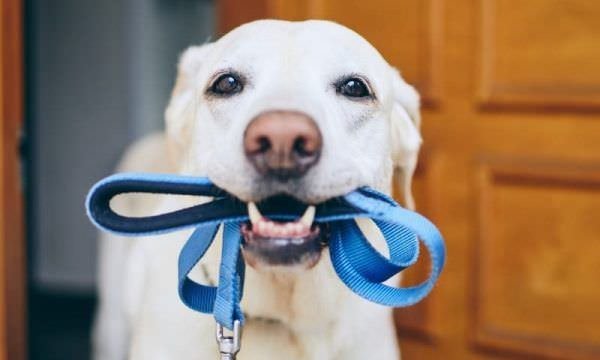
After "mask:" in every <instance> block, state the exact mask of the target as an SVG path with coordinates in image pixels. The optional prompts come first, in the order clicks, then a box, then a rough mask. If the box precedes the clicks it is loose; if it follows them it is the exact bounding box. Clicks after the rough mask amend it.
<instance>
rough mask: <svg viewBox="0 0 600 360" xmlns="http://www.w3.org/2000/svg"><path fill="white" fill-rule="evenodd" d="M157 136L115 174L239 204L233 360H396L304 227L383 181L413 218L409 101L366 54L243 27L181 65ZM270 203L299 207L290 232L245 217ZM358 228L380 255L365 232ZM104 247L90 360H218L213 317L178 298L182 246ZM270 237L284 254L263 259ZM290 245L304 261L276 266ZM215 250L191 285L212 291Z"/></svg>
mask: <svg viewBox="0 0 600 360" xmlns="http://www.w3.org/2000/svg"><path fill="white" fill-rule="evenodd" d="M166 126H167V129H166V132H165V134H159V135H155V136H153V137H150V138H147V139H145V140H143V141H142V142H140V143H138V144H136V145H134V146H133V147H132V148H131V149H130V151H129V152H128V154H127V155H126V157H125V159H124V160H123V162H122V164H121V168H120V170H124V171H154V172H177V173H180V174H187V175H198V176H208V177H210V178H211V179H212V180H213V181H214V182H215V183H216V184H217V185H218V186H220V187H221V188H223V189H225V190H227V191H228V192H229V193H231V194H233V195H234V196H236V197H238V198H239V199H240V200H241V201H244V202H246V203H247V204H248V211H249V215H250V218H251V219H252V221H251V222H250V223H249V224H247V225H245V227H244V229H243V233H244V237H245V239H244V248H243V254H244V258H245V260H246V262H247V263H248V264H249V265H250V267H249V268H248V270H247V274H246V285H245V296H244V300H243V302H242V308H243V309H244V311H245V312H246V318H247V323H246V326H245V328H244V338H243V346H242V351H241V353H240V355H239V358H240V359H248V360H252V359H256V360H264V359H344V360H351V359H397V358H398V357H399V349H398V346H397V343H396V335H395V331H394V326H393V322H392V317H391V309H389V308H386V307H382V306H379V305H376V304H373V303H370V302H368V301H366V300H363V299H361V298H360V297H358V296H356V295H354V294H353V293H351V292H350V291H349V290H348V289H347V288H346V287H345V286H343V285H342V283H341V282H340V281H339V280H338V278H337V276H336V275H335V274H334V271H333V269H332V265H331V263H330V261H329V257H328V255H327V254H326V253H327V251H328V250H327V247H320V246H311V245H314V243H315V242H323V241H324V239H325V238H326V235H327V234H326V229H319V228H318V227H317V226H313V224H312V222H313V216H314V207H312V206H311V204H313V205H314V204H318V203H320V202H322V201H324V200H327V199H329V198H331V197H335V196H339V195H342V194H345V193H347V192H349V191H351V190H353V189H355V188H357V187H359V186H364V185H367V186H371V187H374V188H376V189H379V190H380V191H384V192H389V191H390V189H391V181H392V174H393V172H394V170H399V171H398V172H397V173H398V174H399V176H398V177H397V180H398V181H400V185H401V188H402V189H404V197H405V199H404V201H405V204H406V206H408V207H412V206H413V201H412V197H411V193H410V184H411V177H412V174H413V171H414V169H415V166H416V162H417V155H418V151H419V147H420V144H421V137H420V134H419V96H418V94H417V93H416V91H415V90H414V89H413V88H412V87H411V86H410V85H408V84H407V83H406V82H404V80H403V79H402V78H401V77H400V75H399V73H398V72H397V71H396V70H395V69H394V68H392V67H391V66H390V65H389V64H388V63H387V62H386V61H385V60H384V59H383V57H382V56H381V55H380V54H379V52H377V50H376V49H375V48H373V46H371V45H370V44H369V43H368V42H367V41H366V40H365V39H363V38H362V37H361V36H359V35H358V34H356V33H355V32H353V31H352V30H349V29H347V28H345V27H343V26H340V25H338V24H335V23H332V22H327V21H304V22H287V21H275V20H264V21H256V22H252V23H249V24H246V25H243V26H241V27H239V28H237V29H235V30H233V31H232V32H230V33H229V34H227V35H225V36H224V37H222V38H221V39H219V40H218V41H216V42H214V43H209V44H205V45H202V46H196V47H191V48H189V49H188V50H186V51H185V53H184V54H183V55H182V56H181V60H180V63H179V73H178V76H177V81H176V84H175V88H174V90H173V94H172V98H171V101H170V103H169V106H168V108H167V111H166ZM280 194H285V195H286V196H292V197H294V198H296V199H298V200H300V201H302V202H304V203H306V204H307V208H306V212H305V215H304V216H302V218H300V219H298V220H296V221H290V222H288V223H275V222H273V221H270V220H269V219H267V218H264V217H262V215H261V214H260V212H259V211H258V209H257V207H256V206H255V205H254V203H255V202H257V201H260V200H263V199H266V198H269V197H271V196H275V195H280ZM189 201H191V200H190V199H187V198H185V197H168V198H167V197H164V198H126V199H118V202H119V203H118V207H120V209H121V211H123V212H126V213H129V214H132V215H135V214H149V213H152V212H153V211H161V212H162V211H166V210H167V209H174V208H180V207H183V206H185V205H186V204H187V202H189ZM360 226H361V228H362V229H363V231H365V233H366V234H367V235H368V237H369V239H370V241H372V242H373V243H374V244H375V246H376V247H378V248H380V249H383V248H382V246H381V239H380V234H379V232H377V231H375V230H374V228H373V225H372V224H371V223H370V222H369V221H361V222H360ZM102 236H103V238H102V241H101V260H100V307H99V311H98V314H97V319H96V326H95V334H94V356H95V359H96V360H104V359H106V360H108V359H110V360H115V359H117V360H118V359H125V358H131V359H140V360H158V359H177V360H183V359H198V360H199V359H214V358H217V347H216V344H215V338H214V333H215V323H214V320H213V318H212V317H211V316H207V315H203V314H198V313H195V312H193V311H192V310H189V309H188V308H186V307H185V306H184V305H183V304H182V303H181V302H180V300H179V298H178V295H177V256H178V253H179V251H180V248H181V246H182V244H183V243H184V241H185V240H186V239H187V237H188V236H189V233H188V232H180V233H176V234H169V235H162V236H160V235H157V236H153V237H151V238H145V239H137V240H135V241H132V240H129V239H122V238H119V239H117V238H116V236H115V235H102ZM274 237H276V238H278V239H284V240H285V241H283V242H282V241H278V242H276V244H277V246H275V245H273V244H275V242H273V241H268V240H269V239H272V238H274ZM298 243H301V244H306V245H307V246H305V247H299V249H300V250H297V251H295V252H294V253H293V256H289V251H287V252H286V251H281V250H282V249H283V250H289V249H286V247H288V246H290V245H291V244H298ZM301 249H305V250H301ZM315 249H318V250H315ZM219 251H220V249H215V247H213V249H211V250H210V251H209V254H207V256H206V257H205V258H204V259H203V260H202V262H201V264H200V265H198V266H197V267H196V269H195V270H194V272H193V273H192V277H193V278H194V279H195V280H197V281H201V282H204V283H211V282H214V280H215V279H216V278H217V277H218V274H217V271H218V262H219V259H220V256H219ZM382 251H384V250H382ZM282 254H287V256H283V255H282ZM397 280H398V279H393V280H392V281H397Z"/></svg>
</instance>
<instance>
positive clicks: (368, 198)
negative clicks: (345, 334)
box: [86, 173, 446, 359]
mask: <svg viewBox="0 0 600 360" xmlns="http://www.w3.org/2000/svg"><path fill="white" fill-rule="evenodd" d="M132 192H137V193H140V192H141V193H152V194H175V195H195V196H203V197H210V198H212V199H213V200H212V201H210V202H207V203H204V204H200V205H195V206H191V207H188V208H184V209H180V210H176V211H173V212H170V213H165V214H159V215H154V216H146V217H127V216H123V215H120V214H117V213H115V212H114V211H113V210H112V209H111V207H110V200H111V199H112V198H113V197H114V196H116V195H118V194H123V193H132ZM275 202H276V201H275ZM305 207H306V206H305V205H303V204H300V203H297V202H294V201H292V200H285V202H284V203H281V202H280V203H279V204H269V203H267V204H265V206H264V209H263V208H261V212H262V213H263V215H264V216H267V217H269V218H270V219H273V220H290V219H296V218H298V217H299V216H300V215H301V214H302V212H303V210H304V208H305ZM86 208H87V212H88V216H89V217H90V219H91V221H92V222H93V223H94V224H95V225H96V226H97V227H99V228H100V229H103V230H105V231H109V232H113V233H116V234H120V235H126V236H136V235H150V234H157V233H164V232H171V231H176V230H180V229H184V228H188V227H194V228H195V230H194V231H193V233H192V235H191V236H190V237H189V239H188V241H187V242H186V243H185V245H184V246H183V248H182V249H181V252H180V254H179V260H178V282H179V284H178V285H179V287H178V291H179V296H180V298H181V300H182V302H183V303H184V304H185V305H187V306H188V307H190V308H191V309H193V310H195V311H199V312H203V313H208V314H213V316H214V317H215V320H216V321H217V324H218V325H217V340H218V341H220V342H219V344H221V341H222V342H223V344H224V345H223V348H227V347H228V346H229V345H225V344H229V340H231V338H230V337H224V336H223V332H222V331H223V327H225V328H227V329H229V330H231V331H233V333H234V336H233V338H232V339H233V340H235V339H236V337H237V336H239V334H240V332H239V331H240V329H241V326H242V325H243V323H244V316H243V313H242V310H241V308H240V301H241V299H242V295H243V288H244V273H245V264H244V261H243V258H242V256H241V254H240V248H241V242H242V236H241V231H240V227H241V224H242V223H244V222H246V221H248V214H247V210H246V207H245V206H244V204H243V203H242V202H240V201H239V200H237V199H235V198H233V197H231V196H230V195H228V194H227V193H226V192H225V191H223V190H222V189H219V188H218V187H216V186H215V185H214V184H212V182H211V181H210V180H209V179H207V178H201V177H190V176H177V175H161V174H141V173H124V174H117V175H113V176H110V177H107V178H105V179H103V180H101V181H100V182H98V183H97V184H96V185H94V186H93V187H92V189H91V190H90V193H89V194H88V197H87V201H86ZM358 217H365V218H370V219H371V220H373V221H374V223H375V224H376V225H377V227H378V228H379V229H380V230H381V232H382V234H383V236H384V238H385V241H386V243H387V246H388V250H389V258H387V257H385V256H383V255H382V254H380V253H379V252H378V251H377V250H376V249H375V248H374V247H373V246H372V245H371V244H370V243H369V241H368V240H367V239H366V238H365V236H364V234H363V233H362V231H361V230H360V228H359V227H358V225H357V224H356V221H355V219H356V218H358ZM315 222H317V223H321V224H325V223H326V224H328V227H329V229H330V231H331V236H330V240H329V247H330V251H329V253H330V257H331V262H332V264H333V267H334V270H335V272H336V273H337V275H338V276H339V278H340V280H341V281H342V282H343V283H344V284H345V285H346V286H347V287H348V288H349V289H351V290H352V291H353V292H355V293H356V294H358V295H359V296H361V297H363V298H365V299H367V300H370V301H373V302H376V303H378V304H382V305H386V306H394V307H399V306H408V305H412V304H414V303H416V302H418V301H419V300H421V299H422V298H424V297H425V296H427V294H429V292H430V291H431V290H432V288H433V286H434V285H435V282H436V281H437V279H438V277H439V275H440V273H441V271H442V268H443V267H444V263H445V254H446V248H445V245H444V240H443V238H442V235H441V234H440V232H439V231H438V229H437V228H436V227H435V225H433V224H432V223H431V222H430V221H429V220H428V219H426V218H425V217H423V216H422V215H420V214H418V213H416V212H413V211H410V210H407V209H404V208H402V207H401V206H400V205H398V204H397V203H396V202H395V201H394V200H393V199H392V198H391V197H389V196H387V195H385V194H382V193H380V192H377V191H375V190H373V189H371V188H367V187H363V188H359V189H357V190H355V191H353V192H351V193H349V194H346V195H345V196H342V197H338V198H334V199H331V200H328V201H326V202H324V203H322V204H319V205H318V206H317V209H316V214H315ZM219 226H223V249H222V254H221V265H220V268H219V283H218V285H217V286H208V285H203V284H199V283H196V282H194V281H193V280H191V279H190V278H189V276H188V275H189V273H190V271H192V269H193V268H194V267H195V266H196V264H197V263H198V262H199V261H200V259H201V258H202V257H203V256H204V254H205V253H206V251H207V250H208V248H209V247H210V246H211V244H212V243H213V239H214V238H215V236H216V233H217V231H218V229H219ZM419 241H421V242H422V243H423V244H424V245H425V248H426V249H427V250H428V251H429V253H430V258H431V272H430V275H429V278H428V279H427V280H425V281H424V282H422V283H421V284H419V285H416V286H411V287H404V288H402V287H401V288H396V287H391V286H388V285H386V284H384V283H383V282H384V281H386V280H388V279H389V278H391V277H392V276H394V275H396V274H397V273H399V272H401V271H402V270H404V269H405V268H407V267H408V266H410V265H412V264H414V263H415V262H416V261H417V258H418V256H419ZM236 324H237V325H236ZM236 326H237V329H238V330H237V332H236ZM219 331H220V332H219ZM219 334H221V335H220V336H219ZM236 334H237V335H236ZM219 339H221V340H219ZM233 340H232V341H233ZM236 341H237V342H235V341H234V342H232V344H234V345H235V344H237V349H238V350H239V338H237V340H236ZM220 346H221V345H220ZM232 346H233V345H232ZM235 348H236V346H233V348H232V349H235ZM236 352H237V351H235V352H232V351H229V352H224V353H222V356H224V355H223V354H225V355H226V356H229V358H228V359H233V358H235V353H236ZM222 358H227V357H222Z"/></svg>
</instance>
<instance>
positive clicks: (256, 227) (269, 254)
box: [241, 196, 328, 271]
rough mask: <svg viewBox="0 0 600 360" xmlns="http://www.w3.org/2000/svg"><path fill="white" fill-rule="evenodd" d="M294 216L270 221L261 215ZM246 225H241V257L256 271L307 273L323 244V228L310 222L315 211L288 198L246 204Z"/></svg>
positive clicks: (324, 242) (324, 227)
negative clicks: (280, 213)
mask: <svg viewBox="0 0 600 360" xmlns="http://www.w3.org/2000/svg"><path fill="white" fill-rule="evenodd" d="M259 207H261V208H262V209H263V210H265V211H266V212H265V213H266V214H269V213H275V214H277V213H279V211H278V209H285V210H286V212H290V210H292V213H295V212H298V213H299V214H302V215H299V216H298V217H297V218H295V219H286V220H285V221H282V220H279V219H278V220H272V219H270V218H269V217H268V215H266V216H265V215H262V213H261V210H259ZM248 215H249V218H250V221H249V222H247V223H244V224H242V228H241V232H242V235H243V242H242V253H243V256H244V259H245V260H246V263H247V264H248V265H250V266H252V267H253V268H255V269H257V270H274V269H278V270H293V271H295V270H308V269H310V268H312V267H314V266H315V265H316V264H317V263H318V262H319V259H320V258H321V252H322V250H323V248H324V246H325V245H326V243H327V236H328V234H327V233H328V231H327V228H326V226H324V225H321V224H317V223H315V222H314V216H315V207H314V206H309V205H306V204H303V203H301V202H299V201H298V200H295V199H293V198H291V197H288V196H275V197H272V198H269V199H266V200H264V201H261V202H260V203H259V204H258V205H257V204H255V203H252V202H250V203H248Z"/></svg>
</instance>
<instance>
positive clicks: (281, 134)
mask: <svg viewBox="0 0 600 360" xmlns="http://www.w3.org/2000/svg"><path fill="white" fill-rule="evenodd" d="M321 147H322V138H321V132H320V131H319V128H318V127H317V124H316V123H315V122H314V121H313V120H312V119H311V118H310V117H309V116H308V115H306V114H303V113H300V112H293V111H269V112H265V113H262V114H261V115H259V116H257V117H256V118H254V119H253V120H252V121H251V122H250V124H249V125H248V127H247V128H246V133H245V134H244V151H245V153H246V156H247V157H248V159H249V160H250V162H251V163H252V164H253V165H254V167H255V168H256V170H257V171H258V172H259V173H261V174H263V175H265V176H270V177H273V178H276V179H277V180H280V181H287V180H289V179H292V178H298V177H301V176H302V175H304V174H305V173H306V172H307V171H308V169H310V167H311V166H313V165H314V164H316V163H317V161H318V160H319V156H320V154H321Z"/></svg>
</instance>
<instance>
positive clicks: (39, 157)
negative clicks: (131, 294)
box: [26, 0, 214, 291]
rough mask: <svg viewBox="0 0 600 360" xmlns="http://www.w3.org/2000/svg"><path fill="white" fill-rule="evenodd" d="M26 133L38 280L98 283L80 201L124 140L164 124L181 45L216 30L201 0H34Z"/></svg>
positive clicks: (50, 284) (84, 286)
mask: <svg viewBox="0 0 600 360" xmlns="http://www.w3.org/2000/svg"><path fill="white" fill-rule="evenodd" d="M29 6H30V11H29V15H30V16H29V18H28V19H26V20H27V21H26V24H27V26H28V29H27V31H28V34H29V36H28V38H27V40H26V41H28V42H29V43H28V45H27V46H28V49H29V51H28V54H27V60H28V61H27V64H26V66H27V73H28V80H27V86H28V87H29V91H28V93H29V95H30V99H29V102H28V112H29V115H28V121H29V122H30V125H29V126H28V129H29V130H30V133H29V134H27V137H28V143H29V144H30V147H31V148H30V161H32V163H31V165H30V166H29V169H30V171H29V173H28V174H27V178H26V181H27V182H28V183H30V187H29V188H30V190H31V191H30V196H29V198H30V201H29V204H28V206H30V209H31V211H30V218H29V225H28V228H29V234H30V240H31V242H30V246H31V248H32V257H33V258H32V259H31V264H32V275H33V281H34V285H35V286H39V287H43V288H50V289H54V290H68V291H90V290H92V289H93V288H94V279H95V266H96V265H95V264H96V231H95V229H94V228H93V227H92V226H91V225H90V223H89V222H88V221H87V219H86V217H85V212H84V208H83V202H84V198H85V194H86V192H87V190H88V189H89V187H90V185H91V184H93V183H94V182H95V181H97V180H99V179H100V178H101V177H103V176H106V175H107V174H109V173H110V172H111V171H112V169H113V168H114V166H115V164H116V163H117V161H118V159H119V156H120V154H121V153H122V151H123V149H124V148H125V146H126V144H128V143H130V142H131V141H132V140H133V139H135V138H137V137H139V136H141V135H143V134H145V133H148V132H150V131H154V130H157V129H160V128H161V127H162V121H163V111H164V106H165V104H166V102H167V100H168V94H169V92H170V88H171V86H172V83H173V81H174V76H175V64H176V62H177V56H178V54H179V53H180V52H181V51H182V50H183V49H184V48H185V47H186V46H187V45H190V44H198V43H202V42H204V41H206V40H207V39H208V38H209V37H210V36H211V34H212V33H213V27H214V5H213V3H212V2H211V1H207V0H127V1H97V0H70V1H68V0H60V1H45V0H31V1H30V2H29Z"/></svg>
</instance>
